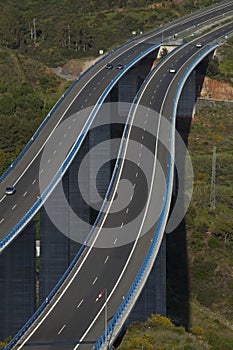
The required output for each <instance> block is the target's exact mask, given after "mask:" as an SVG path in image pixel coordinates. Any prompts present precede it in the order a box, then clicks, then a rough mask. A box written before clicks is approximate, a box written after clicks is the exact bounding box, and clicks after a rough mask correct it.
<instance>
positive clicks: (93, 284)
mask: <svg viewBox="0 0 233 350" xmlns="http://www.w3.org/2000/svg"><path fill="white" fill-rule="evenodd" d="M97 280H98V277H96V278H95V279H94V281H93V282H92V284H93V285H94V284H95V283H96V281H97Z"/></svg>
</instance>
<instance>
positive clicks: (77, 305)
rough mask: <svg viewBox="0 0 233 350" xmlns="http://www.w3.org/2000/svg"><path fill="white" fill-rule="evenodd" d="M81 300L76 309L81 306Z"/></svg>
mask: <svg viewBox="0 0 233 350" xmlns="http://www.w3.org/2000/svg"><path fill="white" fill-rule="evenodd" d="M82 303H83V299H82V300H81V301H80V303H79V304H78V305H77V309H78V308H79V307H80V306H81V305H82Z"/></svg>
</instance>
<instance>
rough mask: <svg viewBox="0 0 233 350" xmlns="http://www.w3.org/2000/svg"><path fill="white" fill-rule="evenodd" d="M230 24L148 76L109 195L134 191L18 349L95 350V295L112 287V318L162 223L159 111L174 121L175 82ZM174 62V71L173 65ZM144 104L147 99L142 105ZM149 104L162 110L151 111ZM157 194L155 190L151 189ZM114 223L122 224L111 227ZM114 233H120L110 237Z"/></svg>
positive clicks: (98, 329)
mask: <svg viewBox="0 0 233 350" xmlns="http://www.w3.org/2000/svg"><path fill="white" fill-rule="evenodd" d="M232 31H233V23H231V24H228V25H226V26H224V27H222V28H219V29H217V30H214V31H212V32H211V33H209V34H206V35H205V36H203V37H202V38H201V39H196V40H194V41H192V42H190V43H188V44H186V45H184V46H183V47H181V48H179V49H178V50H176V51H175V52H174V53H172V54H171V55H170V56H169V57H168V58H167V59H166V60H165V61H164V62H163V63H162V64H161V65H160V66H159V67H158V68H157V69H156V70H155V71H154V72H153V74H152V75H151V76H150V78H149V79H148V80H147V82H146V83H145V85H144V88H143V89H142V92H141V95H140V96H139V98H138V102H137V106H136V107H137V108H136V110H135V111H134V112H133V120H132V121H133V126H132V127H130V128H129V134H128V136H129V137H128V138H127V140H129V138H130V140H131V141H130V142H129V141H127V142H126V145H127V147H126V148H125V152H124V157H123V161H122V163H121V167H120V171H119V178H117V181H116V182H115V183H114V191H113V193H112V195H111V198H112V199H113V198H115V193H116V192H118V190H119V186H120V185H121V182H122V181H125V180H127V181H128V183H129V184H131V186H132V188H133V194H132V192H130V191H129V192H128V193H126V194H125V196H129V198H127V199H125V201H126V202H127V203H128V204H127V206H126V207H125V208H124V211H121V212H119V213H117V215H114V213H110V214H108V215H106V216H105V217H104V218H103V220H102V222H101V229H96V232H95V233H94V235H93V242H92V243H93V246H92V247H88V248H87V249H86V251H85V254H84V255H83V257H82V259H81V260H79V261H78V263H77V266H76V268H75V269H74V270H73V272H72V274H71V275H70V277H69V280H68V281H67V282H66V284H65V285H64V286H63V288H62V289H61V291H60V293H59V294H58V295H57V296H56V298H55V299H54V300H53V301H52V302H51V305H49V307H48V310H46V312H45V313H44V314H43V315H42V316H41V318H40V320H38V322H36V323H35V324H34V327H33V330H32V331H30V335H28V336H27V337H26V338H25V339H24V341H22V342H21V345H19V344H18V345H19V346H18V347H17V348H18V349H22V348H25V349H26V348H27V349H34V350H39V349H46V350H49V349H54V348H59V349H66V350H70V349H73V350H75V349H92V346H93V344H95V342H96V340H97V338H98V337H99V335H100V334H101V333H103V330H104V312H105V309H104V297H102V298H101V299H100V300H99V301H98V302H95V300H96V297H97V296H98V294H99V293H100V292H101V291H103V290H106V289H107V291H108V303H107V306H108V318H109V319H110V318H111V317H112V316H113V315H114V313H115V311H116V309H117V307H118V306H119V305H120V304H121V302H122V300H123V298H124V296H125V295H126V294H127V291H128V290H129V288H130V286H131V285H132V283H133V280H134V278H135V276H136V274H137V272H138V270H139V268H140V266H141V265H142V263H143V261H144V258H145V255H146V252H147V251H148V249H149V247H150V244H151V239H152V238H153V235H154V232H155V231H156V228H157V224H158V221H156V222H154V223H153V222H152V221H151V215H150V211H151V210H152V208H154V207H156V206H158V205H160V204H159V203H161V202H163V198H164V196H165V193H164V191H165V187H163V186H161V184H160V183H159V184H158V178H159V179H161V177H160V175H161V174H160V173H159V166H158V163H160V164H161V166H162V169H163V173H164V174H167V163H168V157H169V152H168V151H167V149H166V147H164V146H163V145H162V143H161V142H158V139H160V140H161V138H164V139H165V140H167V141H165V143H166V144H167V145H168V143H169V134H167V133H166V132H167V131H168V130H166V131H165V132H164V129H163V128H161V126H162V125H163V124H162V121H161V115H163V116H164V117H165V118H168V120H170V116H171V113H172V106H173V99H174V96H175V93H176V90H177V85H178V83H179V81H180V79H181V78H182V76H183V75H184V73H185V72H186V70H187V68H188V67H189V66H190V64H192V62H193V61H194V60H196V59H197V58H198V57H199V55H200V53H201V52H202V51H204V50H206V48H208V46H209V43H210V42H212V41H213V40H217V39H219V38H222V37H224V35H226V34H228V33H230V32H232ZM200 40H201V43H202V47H201V48H198V47H196V44H197V43H198V42H200ZM171 66H172V67H174V68H175V70H176V72H177V73H175V74H173V73H171V72H170V68H171ZM139 104H140V106H139ZM141 106H144V108H143V112H142V110H140V108H141ZM151 110H154V111H157V112H158V113H157V114H156V113H154V112H152V113H151ZM144 112H146V113H144ZM161 134H162V135H161ZM148 149H149V150H150V152H151V153H152V154H154V156H155V157H154V162H151V160H150V159H149V160H148V158H147V152H148V151H147V150H148ZM125 159H127V160H125ZM130 159H133V162H130ZM134 162H135V164H136V166H135V164H133V163H134ZM136 162H138V163H136ZM140 168H141V169H143V170H144V171H145V172H147V180H148V181H144V178H143V173H142V172H140ZM157 177H158V178H157ZM155 193H156V196H155V195H153V194H155ZM143 194H144V196H143ZM138 207H140V213H139V214H138ZM168 207H169V206H168ZM110 208H111V206H110V207H109V209H110ZM167 214H168V210H167ZM135 217H136V219H135ZM133 219H134V220H133ZM132 222H133V225H132V226H130V227H131V230H132V231H131V232H129V226H128V225H130V224H131V223H132ZM114 227H117V230H115V231H114V230H113V229H112V228H114ZM105 228H106V230H105ZM112 232H114V234H115V236H114V235H113V236H112ZM126 234H127V235H129V234H131V237H130V238H131V240H132V241H133V242H132V243H128V244H125V242H126V241H125V235H126ZM109 236H110V240H112V241H111V244H110V247H103V242H105V241H106V237H109ZM161 237H162V236H161ZM160 239H161V238H160ZM101 247H102V248H101ZM142 252H143V254H142ZM93 267H94V268H93ZM84 320H85V322H84Z"/></svg>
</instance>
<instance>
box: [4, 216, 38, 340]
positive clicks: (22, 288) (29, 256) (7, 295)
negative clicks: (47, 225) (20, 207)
mask: <svg viewBox="0 0 233 350" xmlns="http://www.w3.org/2000/svg"><path fill="white" fill-rule="evenodd" d="M35 236H36V227H35V223H34V222H32V223H31V224H29V225H28V226H27V228H26V229H25V230H24V232H23V233H22V234H21V235H20V236H19V237H18V238H17V239H16V240H15V241H14V242H13V244H12V245H10V246H9V247H8V248H7V249H6V251H4V253H3V254H1V255H0V290H1V297H0V325H1V326H0V339H1V340H2V339H5V338H7V337H9V336H14V335H15V334H16V333H17V332H18V331H19V330H20V328H21V327H22V326H23V325H24V324H25V323H26V321H27V320H28V319H29V317H31V315H32V314H33V313H34V311H35V304H36V292H35V288H36V287H35V286H36V268H35V256H36V252H35V250H36V246H35Z"/></svg>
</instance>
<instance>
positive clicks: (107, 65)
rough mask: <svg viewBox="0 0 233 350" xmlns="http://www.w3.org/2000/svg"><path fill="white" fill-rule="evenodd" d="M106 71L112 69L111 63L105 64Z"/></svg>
mask: <svg viewBox="0 0 233 350" xmlns="http://www.w3.org/2000/svg"><path fill="white" fill-rule="evenodd" d="M105 68H106V69H113V65H112V63H107V64H106V66H105Z"/></svg>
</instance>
